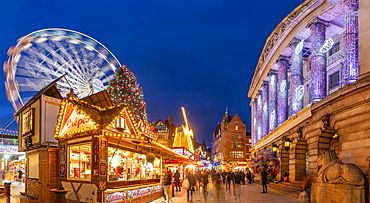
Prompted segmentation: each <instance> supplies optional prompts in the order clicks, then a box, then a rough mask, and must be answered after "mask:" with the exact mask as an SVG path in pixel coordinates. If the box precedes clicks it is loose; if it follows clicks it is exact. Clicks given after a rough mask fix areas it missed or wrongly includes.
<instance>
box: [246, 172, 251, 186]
mask: <svg viewBox="0 0 370 203" xmlns="http://www.w3.org/2000/svg"><path fill="white" fill-rule="evenodd" d="M247 179H248V184H249V185H250V184H251V183H252V172H251V171H250V170H248V172H247Z"/></svg>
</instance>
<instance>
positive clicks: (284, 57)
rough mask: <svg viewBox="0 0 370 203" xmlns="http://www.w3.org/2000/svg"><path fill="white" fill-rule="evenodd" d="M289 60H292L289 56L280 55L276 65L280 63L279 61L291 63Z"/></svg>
mask: <svg viewBox="0 0 370 203" xmlns="http://www.w3.org/2000/svg"><path fill="white" fill-rule="evenodd" d="M289 59H290V57H289V56H284V55H280V56H279V58H278V59H277V60H276V63H277V62H279V61H286V62H289Z"/></svg>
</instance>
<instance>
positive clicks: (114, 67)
mask: <svg viewBox="0 0 370 203" xmlns="http://www.w3.org/2000/svg"><path fill="white" fill-rule="evenodd" d="M109 65H110V67H111V68H112V70H113V71H116V66H114V64H113V63H110V64H109Z"/></svg>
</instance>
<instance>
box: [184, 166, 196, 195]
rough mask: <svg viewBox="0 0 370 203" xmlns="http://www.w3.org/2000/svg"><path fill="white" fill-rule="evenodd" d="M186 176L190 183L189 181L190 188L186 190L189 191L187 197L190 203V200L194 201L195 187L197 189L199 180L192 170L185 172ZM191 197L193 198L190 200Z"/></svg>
mask: <svg viewBox="0 0 370 203" xmlns="http://www.w3.org/2000/svg"><path fill="white" fill-rule="evenodd" d="M185 176H186V177H185V178H187V179H188V181H189V188H186V190H187V192H186V197H187V200H188V202H189V199H191V201H193V191H194V187H196V185H197V179H196V177H195V174H193V173H192V172H191V170H187V171H186V172H185ZM189 193H190V194H189ZM189 196H190V197H191V198H189Z"/></svg>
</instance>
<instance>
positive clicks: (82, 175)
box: [68, 144, 91, 179]
mask: <svg viewBox="0 0 370 203" xmlns="http://www.w3.org/2000/svg"><path fill="white" fill-rule="evenodd" d="M68 148H69V150H68V152H69V178H79V179H91V144H81V145H74V146H69V147H68Z"/></svg>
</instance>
